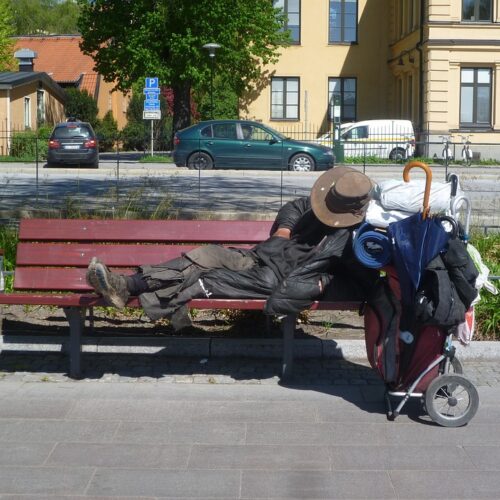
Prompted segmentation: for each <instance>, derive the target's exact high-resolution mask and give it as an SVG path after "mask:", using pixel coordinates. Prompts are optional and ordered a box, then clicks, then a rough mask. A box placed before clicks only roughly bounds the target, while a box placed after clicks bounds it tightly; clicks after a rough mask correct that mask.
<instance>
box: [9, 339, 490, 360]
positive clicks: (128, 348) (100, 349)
mask: <svg viewBox="0 0 500 500" xmlns="http://www.w3.org/2000/svg"><path fill="white" fill-rule="evenodd" d="M454 345H455V347H456V355H457V357H458V358H459V359H460V360H461V361H491V360H500V342H495V341H484V342H472V343H471V344H469V345H468V346H463V345H461V344H459V343H458V342H455V343H454ZM68 350H69V338H68V337H63V336H54V337H52V336H51V337H40V336H29V335H23V336H12V335H3V336H1V337H0V352H3V351H41V352H68ZM294 350H295V357H296V358H297V359H299V358H319V359H346V360H366V347H365V342H364V340H352V339H339V340H330V339H328V340H324V339H319V338H312V339H303V338H297V339H295V341H294ZM82 351H83V352H88V353H100V354H104V353H106V354H152V355H156V356H172V357H203V358H209V357H215V358H224V357H253V358H281V357H282V356H283V341H282V340H281V339H279V338H243V339H233V338H221V337H203V338H201V337H200V338H191V337H190V338H186V337H168V338H160V339H159V338H152V337H126V338H119V337H102V336H101V337H92V338H89V337H84V338H83V341H82Z"/></svg>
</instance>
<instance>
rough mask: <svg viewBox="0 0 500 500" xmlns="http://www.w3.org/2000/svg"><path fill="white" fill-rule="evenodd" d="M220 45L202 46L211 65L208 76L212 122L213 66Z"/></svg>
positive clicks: (208, 44) (207, 44)
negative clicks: (206, 51)
mask: <svg viewBox="0 0 500 500" xmlns="http://www.w3.org/2000/svg"><path fill="white" fill-rule="evenodd" d="M220 47H221V46H220V45H219V44H218V43H206V44H205V45H203V48H204V49H207V50H208V55H209V56H210V59H211V60H212V63H211V69H210V71H211V74H210V116H211V118H212V120H213V119H214V64H215V51H216V50H217V49H220Z"/></svg>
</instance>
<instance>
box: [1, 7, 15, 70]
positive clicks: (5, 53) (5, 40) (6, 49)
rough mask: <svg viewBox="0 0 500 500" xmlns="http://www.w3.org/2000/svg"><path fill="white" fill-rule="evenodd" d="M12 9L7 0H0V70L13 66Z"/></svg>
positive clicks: (12, 67) (11, 68) (10, 68)
mask: <svg viewBox="0 0 500 500" xmlns="http://www.w3.org/2000/svg"><path fill="white" fill-rule="evenodd" d="M12 23H13V21H12V9H11V5H10V1H9V0H0V71H11V70H13V69H14V68H15V66H16V63H15V59H14V55H13V53H14V51H13V48H14V41H13V40H12V38H10V37H11V36H12V35H13V34H14V28H13V24H12Z"/></svg>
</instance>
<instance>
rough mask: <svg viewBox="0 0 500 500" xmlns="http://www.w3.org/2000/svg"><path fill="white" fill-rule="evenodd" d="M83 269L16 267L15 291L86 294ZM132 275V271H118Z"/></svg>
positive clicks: (86, 286) (86, 287) (87, 287)
mask: <svg viewBox="0 0 500 500" xmlns="http://www.w3.org/2000/svg"><path fill="white" fill-rule="evenodd" d="M86 271H87V270H86V269H85V268H76V267H74V268H69V267H67V268H62V267H61V268H59V267H18V268H16V273H15V274H14V289H15V290H54V291H71V292H80V293H82V292H87V291H90V290H92V289H91V288H90V287H89V286H88V285H87V282H86V281H85V273H86ZM120 273H122V274H132V273H133V270H132V269H120Z"/></svg>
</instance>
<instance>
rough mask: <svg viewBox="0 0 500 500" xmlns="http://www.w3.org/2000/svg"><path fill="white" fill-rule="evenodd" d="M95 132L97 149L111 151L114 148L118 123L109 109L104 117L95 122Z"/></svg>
mask: <svg viewBox="0 0 500 500" xmlns="http://www.w3.org/2000/svg"><path fill="white" fill-rule="evenodd" d="M95 132H96V134H98V136H99V151H112V150H113V149H114V148H115V144H116V140H117V138H118V124H117V123H116V120H115V119H114V117H113V113H112V112H111V111H108V112H107V113H106V114H105V115H104V118H103V119H102V120H100V121H99V122H98V123H97V125H96V129H95Z"/></svg>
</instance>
